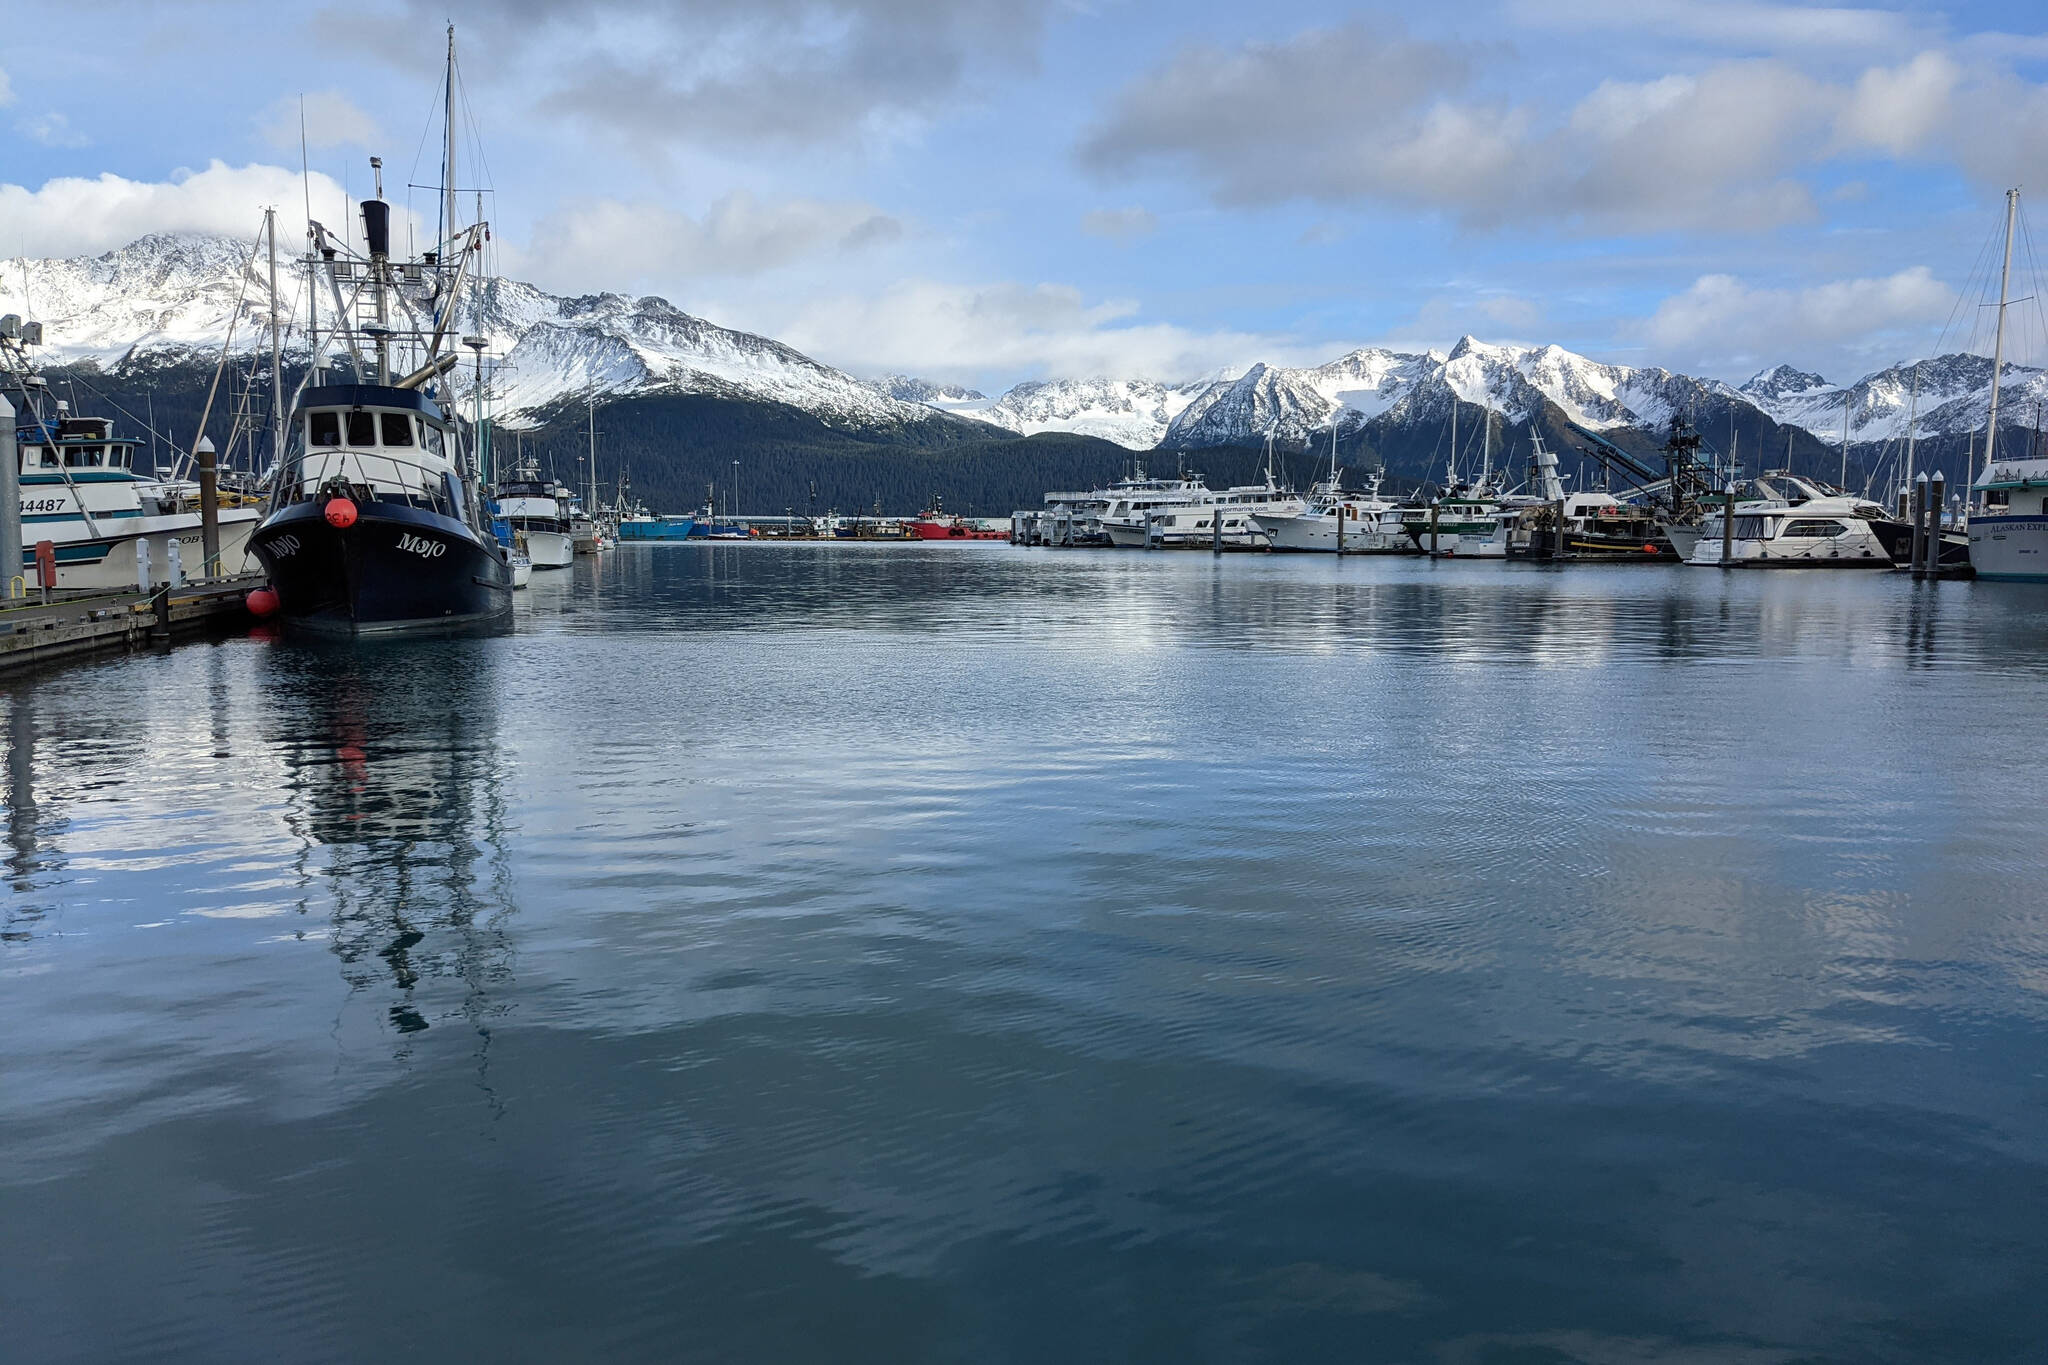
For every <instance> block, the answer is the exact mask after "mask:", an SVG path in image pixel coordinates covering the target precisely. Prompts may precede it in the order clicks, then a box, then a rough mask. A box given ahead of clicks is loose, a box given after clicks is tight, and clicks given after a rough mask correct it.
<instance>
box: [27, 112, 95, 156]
mask: <svg viewBox="0 0 2048 1365" xmlns="http://www.w3.org/2000/svg"><path fill="white" fill-rule="evenodd" d="M14 131H15V132H17V133H20V134H21V135H22V136H23V137H25V138H27V139H28V140H29V141H31V142H40V143H42V144H43V146H45V147H83V146H85V145H86V144H87V143H88V142H90V141H91V139H90V138H88V137H86V135H85V134H83V133H81V132H79V131H78V130H77V129H76V128H73V127H72V126H71V120H70V119H68V118H66V117H65V116H64V115H62V114H59V113H56V112H54V111H53V112H51V113H47V114H37V115H35V116H34V117H33V118H22V119H16V120H15V121H14Z"/></svg>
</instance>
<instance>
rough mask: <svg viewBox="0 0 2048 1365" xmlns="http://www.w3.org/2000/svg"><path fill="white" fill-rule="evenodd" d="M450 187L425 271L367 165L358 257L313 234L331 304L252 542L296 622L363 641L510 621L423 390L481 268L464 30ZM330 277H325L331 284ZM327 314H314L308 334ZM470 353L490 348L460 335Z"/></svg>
mask: <svg viewBox="0 0 2048 1365" xmlns="http://www.w3.org/2000/svg"><path fill="white" fill-rule="evenodd" d="M445 94H446V101H447V129H446V132H447V143H446V148H445V156H446V159H445V160H444V162H443V164H442V177H443V182H444V185H445V186H446V196H447V197H446V217H445V219H444V222H445V224H446V230H447V232H448V236H447V237H446V238H445V239H444V240H442V241H440V242H438V243H436V247H437V249H436V250H433V251H429V252H426V253H424V254H423V255H422V256H421V257H420V258H419V259H418V260H408V261H405V262H403V263H402V264H399V265H394V263H393V262H392V259H391V206H390V205H389V204H387V203H386V202H385V201H384V197H383V183H382V182H383V165H382V162H381V161H379V160H378V159H376V158H374V157H373V158H372V159H371V162H370V165H371V170H372V179H373V183H374V184H375V191H374V194H373V197H372V198H370V199H367V200H364V201H363V204H362V228H363V235H362V242H363V245H364V253H363V254H361V255H358V254H357V253H356V252H355V250H354V249H353V248H352V247H351V246H349V245H348V244H347V243H346V242H344V241H338V240H337V239H336V238H335V237H334V236H333V234H331V233H330V232H328V230H327V229H326V228H325V227H324V226H322V225H321V224H319V223H317V222H316V223H310V224H308V230H309V232H310V234H311V237H312V242H313V248H314V250H313V252H312V253H311V255H310V256H309V258H308V265H309V267H310V268H311V269H312V270H313V272H314V275H315V279H316V287H315V288H314V290H313V291H312V293H313V295H314V296H315V297H317V296H318V295H319V294H320V293H321V290H320V289H319V288H318V287H317V284H318V283H325V284H326V285H327V286H328V288H329V290H330V291H331V297H333V298H334V299H335V300H336V301H337V308H336V313H337V316H336V317H335V318H334V319H333V323H334V325H333V328H332V329H331V330H330V331H328V332H327V333H326V334H325V335H323V336H321V338H320V342H321V343H324V345H326V346H334V347H337V348H338V349H339V350H340V352H341V354H340V356H339V359H340V361H341V362H342V363H343V365H344V366H345V367H346V368H347V369H348V370H350V371H352V373H351V374H349V375H347V376H344V377H343V378H345V379H346V381H347V382H333V381H335V380H336V378H337V374H336V370H335V369H334V368H333V366H331V365H330V364H329V363H328V362H329V360H330V357H329V356H328V355H327V354H326V353H325V351H324V350H323V349H322V345H321V344H316V345H315V347H314V355H315V362H314V366H313V371H312V373H311V375H310V376H309V379H308V384H307V386H306V388H305V389H303V390H302V391H301V393H300V395H299V398H298V401H297V403H296V404H295V406H294V408H293V411H292V414H291V422H290V428H289V444H288V445H287V447H286V450H285V455H284V458H283V460H282V461H281V463H280V464H279V466H278V468H277V469H276V471H275V472H274V475H273V480H272V486H271V493H270V503H269V508H268V511H267V513H266V514H265V516H264V518H263V520H262V521H261V522H260V523H259V524H258V525H257V527H256V529H255V531H254V532H253V533H252V534H251V535H250V538H249V545H250V549H251V550H253V551H254V552H255V554H256V556H257V558H259V559H261V560H262V561H263V567H264V568H265V569H266V570H268V571H269V574H270V580H271V587H272V588H273V589H274V590H275V592H276V598H277V611H278V613H279V615H280V616H281V618H282V620H283V621H284V622H285V624H286V625H287V626H290V627H293V628H296V629H300V630H305V631H309V632H314V633H321V634H333V635H370V634H386V633H394V632H406V631H419V630H430V629H431V630H439V629H447V628H451V627H458V626H473V625H490V624H495V623H499V622H503V621H506V620H508V619H509V618H510V616H511V612H512V562H511V554H510V552H509V551H508V550H507V548H506V547H505V546H504V545H502V544H500V543H499V541H498V538H497V536H496V535H495V534H493V532H492V530H491V521H490V515H491V513H490V503H489V500H488V499H487V498H486V497H485V496H484V489H483V483H482V480H481V478H480V477H479V475H478V471H477V469H476V466H475V462H474V460H473V458H472V452H471V451H470V450H469V449H468V448H466V446H465V444H464V442H463V439H462V434H461V432H460V430H459V429H458V428H457V426H456V424H455V422H454V421H453V419H452V418H451V416H450V414H449V412H448V411H447V410H446V408H445V407H444V406H443V402H442V397H445V395H446V392H447V391H446V389H445V387H444V388H442V389H441V390H440V393H441V395H442V397H436V396H433V395H431V394H430V393H429V386H432V385H436V384H437V383H440V384H443V385H445V382H446V381H445V379H444V376H445V375H446V374H447V372H448V371H449V370H452V369H453V368H455V365H456V363H457V362H458V361H459V360H460V358H461V357H460V354H459V353H458V352H456V351H454V350H453V349H451V348H449V347H447V346H445V345H444V343H446V342H448V341H449V340H450V332H451V328H452V324H453V323H454V321H455V313H456V311H457V305H458V303H459V302H460V301H461V300H462V298H463V296H464V287H465V285H467V284H468V283H469V282H470V278H471V273H472V269H473V266H474V263H475V262H476V261H478V260H479V259H480V258H481V255H482V252H483V246H484V233H485V225H484V224H482V223H481V222H479V223H474V224H471V225H470V226H469V227H467V228H457V227H456V226H455V222H456V211H455V190H454V176H455V116H454V114H455V110H454V102H455V30H454V28H453V26H452V25H451V26H450V28H449V30H448V76H447V85H446V87H445ZM322 277H324V279H323V278H322ZM319 321H324V319H316V320H315V325H316V326H317V325H318V322H319ZM463 343H464V344H465V345H469V346H471V347H472V348H473V349H474V350H476V351H477V353H478V356H479V360H478V364H479V368H481V363H482V362H481V355H482V350H483V347H484V345H485V342H484V339H483V338H482V337H466V338H463Z"/></svg>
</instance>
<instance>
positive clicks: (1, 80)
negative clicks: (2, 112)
mask: <svg viewBox="0 0 2048 1365" xmlns="http://www.w3.org/2000/svg"><path fill="white" fill-rule="evenodd" d="M12 103H14V82H13V81H11V80H9V79H8V78H7V72H6V71H5V70H0V109H5V108H6V107H7V106H8V105H10V104H12Z"/></svg>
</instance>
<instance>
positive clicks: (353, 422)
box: [348, 411, 377, 446]
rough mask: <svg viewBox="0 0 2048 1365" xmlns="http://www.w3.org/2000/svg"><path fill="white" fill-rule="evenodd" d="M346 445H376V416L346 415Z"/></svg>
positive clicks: (354, 413)
mask: <svg viewBox="0 0 2048 1365" xmlns="http://www.w3.org/2000/svg"><path fill="white" fill-rule="evenodd" d="M348 443H349V444H350V445H352V446H373V445H375V444H377V414H376V413H374V412H360V411H358V412H352V413H350V414H349V415H348Z"/></svg>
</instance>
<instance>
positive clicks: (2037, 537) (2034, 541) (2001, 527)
mask: <svg viewBox="0 0 2048 1365" xmlns="http://www.w3.org/2000/svg"><path fill="white" fill-rule="evenodd" d="M1942 558H1943V562H1947V559H1948V556H1947V555H1945V554H1944V555H1943V556H1942ZM1970 567H1971V568H1973V569H1975V570H1976V573H1977V577H1979V578H1982V579H1987V580H1989V581H1991V582H1993V583H2048V516H2003V517H1999V516H1983V515H1976V516H1972V517H1971V518H1970Z"/></svg>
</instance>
